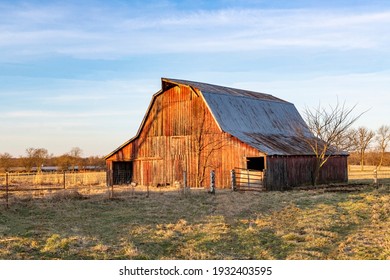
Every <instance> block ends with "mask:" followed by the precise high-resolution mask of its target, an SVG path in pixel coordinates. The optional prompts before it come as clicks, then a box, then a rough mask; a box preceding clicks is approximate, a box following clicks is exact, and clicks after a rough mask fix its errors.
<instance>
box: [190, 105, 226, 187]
mask: <svg viewBox="0 0 390 280" xmlns="http://www.w3.org/2000/svg"><path fill="white" fill-rule="evenodd" d="M194 120H195V121H194V126H193V128H192V136H193V138H192V139H193V147H194V152H195V160H196V165H195V166H196V170H195V172H196V174H195V186H196V187H197V188H199V187H202V186H203V182H204V180H205V178H206V176H207V174H206V171H207V168H216V167H217V166H213V165H212V162H211V158H212V155H213V154H214V153H215V152H217V151H219V150H221V149H222V148H223V146H224V145H225V144H226V143H225V141H224V140H223V139H222V138H221V134H219V133H217V134H216V133H215V132H213V129H212V123H211V122H210V121H208V120H207V117H206V110H205V109H204V108H202V109H201V112H200V113H199V112H198V115H197V116H196V117H194Z"/></svg>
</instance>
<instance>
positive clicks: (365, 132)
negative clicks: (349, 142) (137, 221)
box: [353, 126, 375, 170]
mask: <svg viewBox="0 0 390 280" xmlns="http://www.w3.org/2000/svg"><path fill="white" fill-rule="evenodd" d="M374 136H375V133H374V132H373V131H372V130H370V129H368V128H366V127H363V126H361V127H359V128H357V129H355V130H354V138H353V139H354V143H355V144H354V145H355V147H356V151H357V152H358V153H359V156H360V168H361V170H364V163H365V154H366V150H367V149H368V146H369V145H370V143H371V142H372V140H373V139H374Z"/></svg>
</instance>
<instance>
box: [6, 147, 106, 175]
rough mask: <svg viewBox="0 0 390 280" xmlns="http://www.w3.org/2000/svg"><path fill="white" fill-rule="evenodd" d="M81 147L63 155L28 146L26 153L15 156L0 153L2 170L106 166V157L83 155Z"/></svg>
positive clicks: (70, 168) (61, 169)
mask: <svg viewBox="0 0 390 280" xmlns="http://www.w3.org/2000/svg"><path fill="white" fill-rule="evenodd" d="M82 155H83V151H82V150H81V149H80V148H79V147H74V148H72V149H71V150H70V151H69V152H68V153H65V154H63V155H61V156H54V155H53V154H49V152H48V150H47V149H44V148H31V147H30V148H27V149H26V151H25V155H22V156H19V157H17V158H16V157H13V156H12V155H11V154H9V153H2V154H0V172H7V171H17V170H23V171H27V172H31V171H36V172H41V171H42V169H44V167H48V166H50V167H56V170H58V171H63V170H76V169H77V170H83V169H87V168H91V167H94V168H97V169H98V168H104V167H105V160H104V157H100V156H89V157H83V156H82Z"/></svg>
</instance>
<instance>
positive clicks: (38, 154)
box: [23, 148, 49, 172]
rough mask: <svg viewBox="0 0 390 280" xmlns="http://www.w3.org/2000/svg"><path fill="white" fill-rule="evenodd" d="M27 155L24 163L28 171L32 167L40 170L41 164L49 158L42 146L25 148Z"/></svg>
mask: <svg viewBox="0 0 390 280" xmlns="http://www.w3.org/2000/svg"><path fill="white" fill-rule="evenodd" d="M26 154H27V156H26V157H25V158H24V160H23V161H24V165H25V167H26V169H27V170H28V171H31V168H32V167H36V168H37V172H41V169H42V166H43V164H44V162H45V160H47V159H48V158H49V153H48V151H47V150H46V149H44V148H37V149H36V148H27V149H26Z"/></svg>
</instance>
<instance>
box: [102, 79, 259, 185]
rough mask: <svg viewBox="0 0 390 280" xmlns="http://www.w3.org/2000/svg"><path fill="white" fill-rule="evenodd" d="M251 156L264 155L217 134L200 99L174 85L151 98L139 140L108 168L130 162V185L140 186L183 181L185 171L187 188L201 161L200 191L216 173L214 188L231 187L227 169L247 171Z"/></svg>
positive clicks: (213, 123) (132, 143)
mask: <svg viewBox="0 0 390 280" xmlns="http://www.w3.org/2000/svg"><path fill="white" fill-rule="evenodd" d="M199 145H201V146H202V147H203V148H201V149H200V148H199ZM200 150H201V152H200ZM252 156H264V155H263V154H261V153H260V152H259V151H258V150H256V149H254V148H252V147H250V146H249V145H247V144H244V143H242V142H241V141H239V140H237V139H236V138H234V137H232V136H230V135H228V134H226V133H223V132H221V130H220V129H219V127H218V126H217V124H216V122H215V120H214V118H213V116H212V115H211V113H210V111H209V110H208V108H207V105H206V104H205V102H204V100H203V98H202V96H201V95H200V94H198V93H196V92H194V90H193V89H191V88H190V87H187V86H175V87H173V88H170V89H167V90H166V91H164V92H162V93H160V94H158V95H156V96H154V98H153V100H152V103H151V105H150V107H149V110H148V112H147V114H146V116H145V118H144V121H143V125H142V127H141V130H140V133H139V136H138V137H137V138H135V139H134V140H133V141H132V142H130V143H128V144H127V145H126V146H124V147H122V148H121V149H120V150H119V151H117V152H116V153H115V154H113V155H112V156H111V157H110V158H108V159H107V167H108V168H109V169H112V162H114V161H132V162H133V168H134V172H133V180H134V181H135V182H138V183H140V184H143V185H157V184H174V183H175V182H177V181H178V182H182V180H183V177H182V176H183V171H187V174H188V184H189V185H190V186H194V185H195V175H196V173H197V169H198V168H199V167H198V162H199V161H200V162H201V165H202V166H203V165H204V164H206V170H205V176H204V179H205V180H204V182H203V185H204V186H207V185H209V173H210V170H211V169H214V170H215V171H216V184H217V186H218V187H229V184H230V180H229V172H230V170H231V169H233V168H234V167H242V168H245V167H246V157H252ZM199 157H200V159H199Z"/></svg>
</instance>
